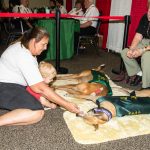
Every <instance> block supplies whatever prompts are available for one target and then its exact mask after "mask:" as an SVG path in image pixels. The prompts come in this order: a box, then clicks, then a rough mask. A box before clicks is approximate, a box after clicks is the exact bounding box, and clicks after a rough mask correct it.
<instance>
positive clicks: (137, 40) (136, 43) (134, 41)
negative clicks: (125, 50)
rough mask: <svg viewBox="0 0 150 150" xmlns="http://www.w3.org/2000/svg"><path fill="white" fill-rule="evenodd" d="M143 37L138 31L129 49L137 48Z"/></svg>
mask: <svg viewBox="0 0 150 150" xmlns="http://www.w3.org/2000/svg"><path fill="white" fill-rule="evenodd" d="M142 38H143V36H142V34H140V33H136V34H135V36H134V38H133V40H132V43H131V46H130V47H129V49H130V50H135V49H136V48H137V45H138V43H139V42H140V41H141V40H142Z"/></svg>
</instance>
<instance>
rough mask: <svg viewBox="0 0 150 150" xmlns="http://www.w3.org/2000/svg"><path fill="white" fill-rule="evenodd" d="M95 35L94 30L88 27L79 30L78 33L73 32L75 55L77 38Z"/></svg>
mask: <svg viewBox="0 0 150 150" xmlns="http://www.w3.org/2000/svg"><path fill="white" fill-rule="evenodd" d="M94 34H96V28H94V27H92V26H90V27H87V28H80V33H78V32H75V34H74V51H75V53H76V51H77V48H78V43H79V36H88V35H94Z"/></svg>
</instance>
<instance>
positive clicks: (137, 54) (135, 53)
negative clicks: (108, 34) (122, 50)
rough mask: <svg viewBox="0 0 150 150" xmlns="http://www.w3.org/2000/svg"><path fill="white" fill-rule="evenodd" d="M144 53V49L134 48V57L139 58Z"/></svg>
mask: <svg viewBox="0 0 150 150" xmlns="http://www.w3.org/2000/svg"><path fill="white" fill-rule="evenodd" d="M141 55H142V51H141V50H140V49H137V50H134V51H133V53H132V58H137V57H139V56H141Z"/></svg>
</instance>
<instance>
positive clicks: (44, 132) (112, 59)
mask: <svg viewBox="0 0 150 150" xmlns="http://www.w3.org/2000/svg"><path fill="white" fill-rule="evenodd" d="M52 63H53V64H55V62H54V61H53V62H52ZM102 63H105V64H106V68H105V72H106V73H107V74H108V75H109V76H110V77H111V78H113V77H115V76H114V75H113V74H112V73H111V69H112V68H118V67H119V65H120V58H119V57H118V55H116V54H114V53H107V52H104V51H99V55H97V54H96V51H95V50H94V49H92V48H89V49H88V50H87V51H85V52H84V53H82V54H79V55H78V56H74V57H73V58H72V59H70V60H64V61H61V67H66V68H68V69H69V73H77V72H80V71H82V70H85V69H90V68H93V67H96V66H98V65H99V64H102ZM118 84H119V85H121V86H123V87H128V88H131V89H139V88H140V86H139V87H136V88H133V87H130V86H129V85H127V84H125V82H120V83H118ZM4 112H5V111H2V110H1V111H0V114H2V113H4ZM149 138H150V135H144V136H137V137H132V138H127V139H123V140H116V141H111V142H106V143H102V144H94V145H81V144H78V143H76V142H75V141H74V139H73V137H72V135H71V133H70V131H69V129H68V128H67V125H66V123H65V121H64V119H63V110H61V109H59V108H57V109H56V110H47V111H46V113H45V117H44V119H43V120H42V121H40V122H39V123H37V124H34V125H29V126H14V127H0V150H122V149H124V150H149V149H150V145H149Z"/></svg>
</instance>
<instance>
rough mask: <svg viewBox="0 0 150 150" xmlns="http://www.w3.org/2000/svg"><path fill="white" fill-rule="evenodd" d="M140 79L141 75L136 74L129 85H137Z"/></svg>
mask: <svg viewBox="0 0 150 150" xmlns="http://www.w3.org/2000/svg"><path fill="white" fill-rule="evenodd" d="M141 81H142V77H141V76H138V75H136V76H135V77H134V79H133V80H132V81H131V82H130V85H131V86H137V85H139V84H140V83H141Z"/></svg>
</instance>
